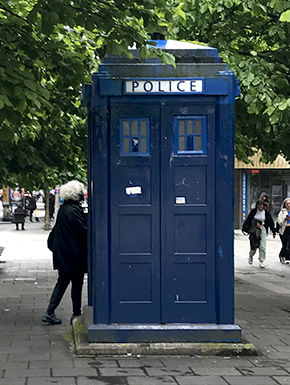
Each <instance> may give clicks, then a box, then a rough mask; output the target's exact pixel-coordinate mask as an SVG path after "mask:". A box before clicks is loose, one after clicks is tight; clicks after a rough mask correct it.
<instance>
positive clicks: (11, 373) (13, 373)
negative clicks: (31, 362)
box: [4, 368, 50, 378]
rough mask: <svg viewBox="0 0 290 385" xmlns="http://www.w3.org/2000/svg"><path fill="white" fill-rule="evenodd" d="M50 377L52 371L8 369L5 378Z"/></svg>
mask: <svg viewBox="0 0 290 385" xmlns="http://www.w3.org/2000/svg"><path fill="white" fill-rule="evenodd" d="M48 376H50V370H49V369H37V368H34V369H17V368H13V369H6V370H5V374H4V378H9V377H20V378H23V377H48Z"/></svg>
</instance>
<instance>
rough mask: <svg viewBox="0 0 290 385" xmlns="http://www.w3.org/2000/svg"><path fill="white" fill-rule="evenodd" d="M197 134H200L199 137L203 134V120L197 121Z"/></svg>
mask: <svg viewBox="0 0 290 385" xmlns="http://www.w3.org/2000/svg"><path fill="white" fill-rule="evenodd" d="M195 134H198V135H201V134H202V125H201V120H196V121H195Z"/></svg>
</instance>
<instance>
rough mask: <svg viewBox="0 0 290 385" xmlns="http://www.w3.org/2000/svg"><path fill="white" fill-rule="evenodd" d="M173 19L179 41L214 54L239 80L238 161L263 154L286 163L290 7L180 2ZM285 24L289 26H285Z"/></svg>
mask: <svg viewBox="0 0 290 385" xmlns="http://www.w3.org/2000/svg"><path fill="white" fill-rule="evenodd" d="M182 10H183V12H184V13H183V15H181V14H179V15H178V16H175V17H174V22H173V23H172V24H171V29H170V31H171V33H172V34H173V35H174V36H176V38H178V39H185V40H187V41H188V40H191V41H198V42H202V43H206V44H207V45H210V46H213V47H215V48H217V49H218V51H219V55H220V56H222V57H223V59H224V61H225V62H227V63H228V64H229V69H230V70H233V71H234V72H235V74H236V76H237V78H239V79H240V81H241V95H240V97H239V98H238V99H237V103H236V150H235V152H236V156H237V157H238V159H240V160H244V161H247V160H248V157H249V156H251V155H252V154H253V149H254V148H256V149H259V148H260V149H261V150H262V152H263V159H264V160H265V161H273V160H274V159H275V158H276V156H277V155H278V154H283V155H284V156H285V157H286V158H287V160H289V161H290V123H289V122H290V87H289V82H290V72H289V68H290V49H289V41H290V23H289V18H290V3H289V1H288V0H215V1H214V0H198V1H197V0H184V1H183V2H182ZM287 21H288V22H287Z"/></svg>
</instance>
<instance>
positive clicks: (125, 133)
mask: <svg viewBox="0 0 290 385" xmlns="http://www.w3.org/2000/svg"><path fill="white" fill-rule="evenodd" d="M129 135H130V123H129V122H128V120H124V121H123V136H129Z"/></svg>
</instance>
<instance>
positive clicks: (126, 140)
mask: <svg viewBox="0 0 290 385" xmlns="http://www.w3.org/2000/svg"><path fill="white" fill-rule="evenodd" d="M129 152H130V139H129V138H123V153H129Z"/></svg>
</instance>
